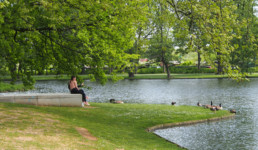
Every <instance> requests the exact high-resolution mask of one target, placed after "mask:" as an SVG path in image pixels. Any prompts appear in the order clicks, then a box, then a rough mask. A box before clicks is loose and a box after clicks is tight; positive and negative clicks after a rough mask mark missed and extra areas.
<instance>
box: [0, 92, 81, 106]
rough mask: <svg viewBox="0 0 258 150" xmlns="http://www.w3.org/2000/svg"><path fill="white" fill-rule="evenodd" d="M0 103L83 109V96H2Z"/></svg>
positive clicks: (63, 94) (55, 94)
mask: <svg viewBox="0 0 258 150" xmlns="http://www.w3.org/2000/svg"><path fill="white" fill-rule="evenodd" d="M0 102H5V103H19V104H30V105H37V106H73V107H81V105H82V95H81V94H68V93H50V94H49V93H40V94H14V95H0Z"/></svg>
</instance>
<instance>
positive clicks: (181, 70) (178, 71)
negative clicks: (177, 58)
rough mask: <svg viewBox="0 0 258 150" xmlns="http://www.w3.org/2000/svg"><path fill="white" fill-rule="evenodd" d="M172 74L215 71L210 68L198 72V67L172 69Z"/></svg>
mask: <svg viewBox="0 0 258 150" xmlns="http://www.w3.org/2000/svg"><path fill="white" fill-rule="evenodd" d="M170 72H171V73H215V72H216V70H215V69H210V68H200V70H198V68H197V67H195V66H194V67H183V66H182V67H170Z"/></svg>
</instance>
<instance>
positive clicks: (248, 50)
mask: <svg viewBox="0 0 258 150" xmlns="http://www.w3.org/2000/svg"><path fill="white" fill-rule="evenodd" d="M235 4H236V5H237V10H236V13H237V14H238V18H237V20H238V21H239V22H241V24H239V26H238V28H235V29H234V32H235V33H236V34H237V35H239V36H238V37H236V38H234V39H233V40H232V44H234V46H235V49H236V50H235V51H234V52H232V53H231V63H232V64H233V65H234V66H237V67H239V68H240V69H241V72H243V73H244V72H249V71H251V70H250V69H249V68H250V67H251V66H254V65H255V59H256V55H257V37H255V35H256V34H255V31H256V30H257V29H256V27H255V23H256V18H257V17H256V16H255V14H254V5H255V1H254V0H242V1H239V0H235Z"/></svg>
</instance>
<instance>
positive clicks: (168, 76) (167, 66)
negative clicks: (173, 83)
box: [165, 63, 170, 79]
mask: <svg viewBox="0 0 258 150" xmlns="http://www.w3.org/2000/svg"><path fill="white" fill-rule="evenodd" d="M165 67H166V72H167V78H168V79H170V70H169V65H168V63H165Z"/></svg>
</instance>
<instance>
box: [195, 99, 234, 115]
mask: <svg viewBox="0 0 258 150" xmlns="http://www.w3.org/2000/svg"><path fill="white" fill-rule="evenodd" d="M197 106H200V107H204V108H208V109H210V110H211V111H218V110H222V109H223V108H222V105H221V103H220V104H219V105H218V106H216V105H213V103H212V101H211V104H210V105H209V104H206V105H202V104H201V103H199V102H198V103H197ZM229 112H231V113H236V110H235V109H230V110H229Z"/></svg>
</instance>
